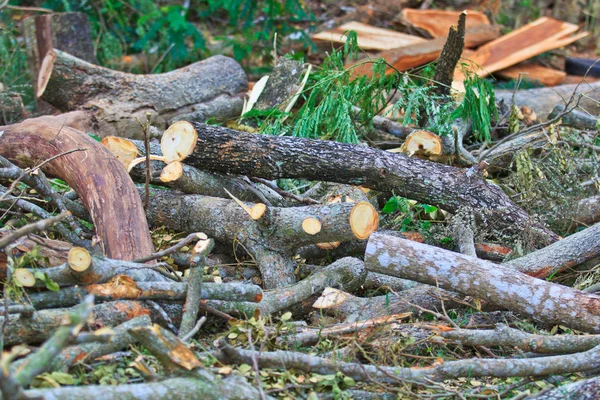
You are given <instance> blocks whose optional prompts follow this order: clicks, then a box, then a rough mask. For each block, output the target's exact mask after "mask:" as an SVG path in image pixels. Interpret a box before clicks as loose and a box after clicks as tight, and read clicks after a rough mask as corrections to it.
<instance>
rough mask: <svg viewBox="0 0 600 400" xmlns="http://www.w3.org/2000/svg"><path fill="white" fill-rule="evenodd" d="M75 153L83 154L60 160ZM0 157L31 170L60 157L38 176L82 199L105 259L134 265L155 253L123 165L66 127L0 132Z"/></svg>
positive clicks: (35, 125) (35, 124)
mask: <svg viewBox="0 0 600 400" xmlns="http://www.w3.org/2000/svg"><path fill="white" fill-rule="evenodd" d="M75 149H85V150H82V151H76V152H73V153H70V154H65V155H61V154H62V153H64V152H67V151H70V150H75ZM0 154H2V155H3V156H4V157H6V158H8V159H10V160H11V161H12V162H14V163H16V164H17V165H19V166H20V167H34V166H36V165H38V164H40V163H41V162H43V161H45V160H48V159H49V158H51V157H55V156H58V157H57V158H55V159H54V160H52V161H50V162H49V163H47V164H45V165H44V166H43V167H42V171H44V173H46V174H47V175H51V176H56V177H58V178H60V179H62V180H64V181H65V182H67V183H68V184H69V186H71V187H72V188H73V189H74V190H75V191H76V192H77V194H78V195H79V196H80V197H81V200H82V201H83V204H84V205H85V207H86V208H87V210H88V211H89V212H90V215H91V216H92V220H93V222H94V226H95V228H96V233H97V235H98V236H99V237H100V239H101V244H102V250H103V252H104V254H105V255H106V256H108V257H110V258H115V259H120V260H133V259H135V258H139V257H142V256H147V255H148V254H151V253H153V251H154V246H153V244H152V239H151V237H150V233H149V230H148V223H147V222H146V216H145V214H144V209H143V207H142V202H141V199H140V196H139V194H138V192H137V189H136V187H135V185H134V184H133V182H132V180H131V178H130V177H129V175H128V174H127V171H126V170H125V169H124V168H123V166H122V165H121V163H120V162H119V161H118V160H117V159H116V158H115V157H114V156H113V155H112V154H110V152H109V151H108V150H107V149H106V148H105V147H104V146H102V145H101V144H100V143H98V142H96V141H95V140H94V139H92V138H90V137H89V136H87V135H85V134H83V133H82V132H79V131H77V130H75V129H72V128H69V127H61V126H56V125H48V124H45V123H43V121H31V120H27V121H24V122H21V123H19V124H15V125H9V126H0Z"/></svg>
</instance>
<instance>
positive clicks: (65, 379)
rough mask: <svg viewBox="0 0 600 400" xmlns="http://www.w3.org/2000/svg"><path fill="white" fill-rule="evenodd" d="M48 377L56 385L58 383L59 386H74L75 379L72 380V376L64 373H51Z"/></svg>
mask: <svg viewBox="0 0 600 400" xmlns="http://www.w3.org/2000/svg"><path fill="white" fill-rule="evenodd" d="M50 376H51V377H52V378H53V379H54V380H55V381H56V382H58V383H60V384H61V385H74V384H75V379H74V378H73V375H71V374H67V373H64V372H57V371H55V372H52V373H51V374H50Z"/></svg>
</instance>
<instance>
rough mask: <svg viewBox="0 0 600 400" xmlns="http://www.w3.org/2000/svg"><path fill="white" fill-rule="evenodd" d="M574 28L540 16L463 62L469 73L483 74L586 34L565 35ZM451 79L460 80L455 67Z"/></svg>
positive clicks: (576, 28)
mask: <svg viewBox="0 0 600 400" xmlns="http://www.w3.org/2000/svg"><path fill="white" fill-rule="evenodd" d="M578 29H579V27H578V26H577V25H574V24H570V23H567V22H563V21H559V20H556V19H553V18H547V17H542V18H539V19H537V20H536V21H534V22H532V23H529V24H527V25H524V26H522V27H521V28H519V29H517V30H515V31H513V32H511V33H509V34H508V35H504V36H502V37H500V38H498V39H496V40H494V41H492V42H490V43H487V44H485V45H483V46H481V47H480V48H479V49H477V51H476V52H475V53H473V54H472V55H471V56H469V58H468V60H466V61H468V62H469V63H470V64H471V66H470V69H471V71H472V72H473V73H475V74H476V75H478V76H485V75H487V74H490V73H492V72H496V71H499V70H501V69H504V68H508V67H510V66H513V65H515V64H518V63H520V62H521V61H525V60H527V59H529V58H531V57H533V56H536V55H539V54H542V53H543V52H546V51H549V50H553V49H556V48H559V47H563V46H566V45H568V44H570V43H573V42H574V41H576V40H578V39H581V38H582V37H584V36H587V32H582V33H579V34H577V35H574V36H569V35H570V34H572V33H574V32H575V31H577V30H578ZM455 79H456V80H458V81H462V80H463V79H464V74H463V72H462V71H461V70H460V69H458V68H457V70H456V74H455Z"/></svg>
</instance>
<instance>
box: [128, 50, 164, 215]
mask: <svg viewBox="0 0 600 400" xmlns="http://www.w3.org/2000/svg"><path fill="white" fill-rule="evenodd" d="M170 49H171V48H169V50H170ZM167 51H168V50H167ZM159 62H160V61H159ZM136 119H137V122H138V123H139V124H140V127H141V128H142V132H143V133H144V148H145V150H146V197H145V198H144V209H145V210H147V209H148V205H149V204H150V134H149V130H150V125H151V124H152V114H151V113H150V112H147V113H146V122H144V123H142V121H140V119H139V118H137V117H136Z"/></svg>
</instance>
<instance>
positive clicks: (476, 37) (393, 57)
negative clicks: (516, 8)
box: [346, 25, 500, 75]
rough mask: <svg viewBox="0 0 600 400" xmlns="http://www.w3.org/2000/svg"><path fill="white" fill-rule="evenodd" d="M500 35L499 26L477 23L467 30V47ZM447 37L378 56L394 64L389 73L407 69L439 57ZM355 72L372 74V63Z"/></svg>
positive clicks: (357, 68)
mask: <svg viewBox="0 0 600 400" xmlns="http://www.w3.org/2000/svg"><path fill="white" fill-rule="evenodd" d="M446 34H447V33H446ZM498 36H500V31H499V29H498V28H497V27H493V26H488V25H477V26H476V27H473V28H470V29H467V31H466V32H465V47H467V48H472V47H477V46H480V45H482V44H484V43H487V42H489V41H491V40H494V39H496V38H498ZM446 38H447V36H443V37H439V38H437V39H433V40H428V41H426V42H423V43H417V44H413V45H410V46H405V47H401V48H399V49H394V50H387V51H384V52H382V53H380V54H378V55H377V57H382V58H383V59H384V60H385V61H387V62H388V63H389V64H390V65H392V66H393V68H388V70H387V71H386V73H387V74H391V73H394V72H396V71H406V70H408V69H411V68H414V67H418V66H420V65H424V64H427V63H428V62H431V61H433V60H435V59H437V58H438V56H439V55H440V53H441V52H442V48H443V47H444V43H446ZM354 64H356V62H352V63H351V64H348V65H346V67H351V66H352V65H354ZM354 73H355V74H356V75H361V74H362V75H370V74H371V65H369V64H365V65H359V66H357V67H356V68H355V69H354Z"/></svg>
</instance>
